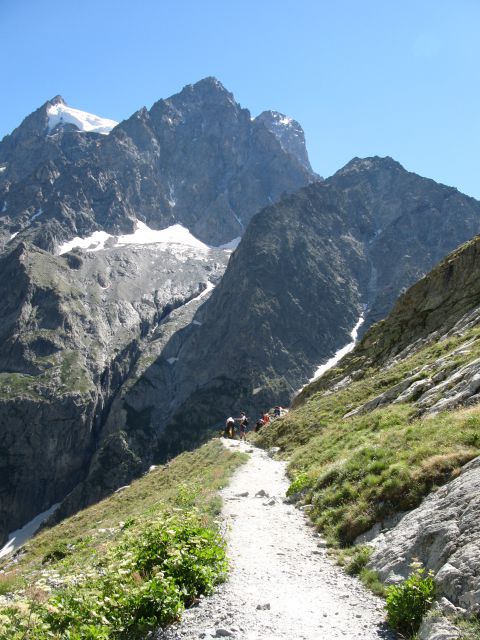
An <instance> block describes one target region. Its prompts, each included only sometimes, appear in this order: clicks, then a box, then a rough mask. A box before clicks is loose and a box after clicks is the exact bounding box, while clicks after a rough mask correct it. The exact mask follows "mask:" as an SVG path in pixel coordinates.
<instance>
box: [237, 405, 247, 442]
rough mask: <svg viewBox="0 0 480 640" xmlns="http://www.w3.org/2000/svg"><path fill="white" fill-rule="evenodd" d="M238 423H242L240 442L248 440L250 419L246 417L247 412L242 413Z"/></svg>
mask: <svg viewBox="0 0 480 640" xmlns="http://www.w3.org/2000/svg"><path fill="white" fill-rule="evenodd" d="M238 421H239V422H240V440H246V439H247V438H246V436H247V427H248V418H247V416H246V415H245V412H244V411H242V412H241V413H240V418H238Z"/></svg>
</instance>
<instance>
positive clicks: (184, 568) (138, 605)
mask: <svg viewBox="0 0 480 640" xmlns="http://www.w3.org/2000/svg"><path fill="white" fill-rule="evenodd" d="M245 459H246V456H245V454H240V453H232V452H229V451H227V450H225V449H224V447H223V446H222V445H221V443H220V442H218V441H211V442H209V443H207V444H206V445H204V446H203V447H201V448H200V449H198V450H196V451H194V452H190V453H184V454H182V455H180V456H178V457H177V458H175V459H174V460H173V461H172V462H170V463H169V464H167V465H164V466H161V467H158V468H157V469H155V470H153V471H151V472H150V473H148V474H147V475H146V476H144V477H142V478H140V479H139V480H136V481H135V482H133V483H132V484H131V486H130V487H129V488H127V489H124V490H122V491H121V492H120V493H117V494H114V495H113V496H111V497H109V498H107V499H106V500H103V501H101V502H99V503H98V504H95V505H93V506H91V507H89V508H88V509H85V510H84V511H82V512H80V513H78V514H77V515H75V516H73V517H71V518H68V519H67V520H65V521H63V522H62V523H60V524H59V525H57V526H55V527H53V528H51V529H47V530H45V531H43V532H41V533H40V534H38V535H37V536H36V537H35V538H33V539H32V540H30V541H29V542H28V543H27V544H26V545H25V547H24V551H23V554H22V555H21V556H20V558H19V560H18V562H17V563H16V564H15V565H14V568H13V567H9V565H8V559H7V560H4V562H3V567H5V571H6V572H5V573H4V574H0V575H1V578H0V594H1V593H2V592H3V593H6V592H8V593H11V594H13V596H11V597H12V598H13V600H11V601H10V602H9V603H6V604H4V605H3V606H0V639H1V640H3V639H5V640H6V639H7V638H8V639H9V640H17V638H18V640H20V638H21V639H22V640H23V639H27V638H29V639H30V638H32V639H33V638H35V639H38V640H43V639H44V638H45V639H46V638H58V639H60V638H71V640H73V639H75V638H78V640H80V638H82V639H83V638H85V639H88V638H91V639H92V640H94V639H101V640H103V639H104V638H135V637H137V635H138V634H139V635H140V637H144V636H145V634H146V633H147V631H148V630H149V629H152V628H153V627H154V626H155V625H158V624H165V623H167V622H170V621H172V620H173V619H175V618H176V617H177V616H178V615H179V614H180V613H181V611H182V609H183V608H184V607H185V606H188V605H189V604H190V603H191V602H192V601H193V600H194V599H195V597H196V596H198V595H199V594H201V593H209V592H211V590H212V589H213V588H214V586H215V584H216V583H218V582H219V581H221V580H222V579H223V578H224V577H225V570H226V561H225V550H224V545H223V542H222V540H221V539H220V538H219V536H218V534H217V526H216V518H217V516H218V514H219V512H220V508H221V501H220V499H219V497H218V495H217V492H218V489H220V488H221V487H223V486H225V484H226V483H227V482H228V478H229V477H230V475H231V473H233V471H234V470H235V469H236V468H237V467H238V466H239V465H240V464H242V463H243V462H244V460H245ZM0 568H1V565H0ZM25 585H28V586H25ZM67 629H68V630H69V633H70V634H71V635H68V634H67ZM49 634H50V635H49ZM96 634H97V635H96ZM142 634H143V635H142Z"/></svg>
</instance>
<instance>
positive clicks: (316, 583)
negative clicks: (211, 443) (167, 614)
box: [155, 440, 396, 640]
mask: <svg viewBox="0 0 480 640" xmlns="http://www.w3.org/2000/svg"><path fill="white" fill-rule="evenodd" d="M224 444H225V446H226V447H229V448H231V449H235V450H240V451H247V452H248V453H249V454H250V459H249V461H248V462H247V463H246V464H244V465H243V466H242V467H241V468H240V469H239V470H238V471H237V472H236V474H235V475H234V477H233V479H232V482H231V483H230V485H229V486H228V487H227V488H226V489H224V490H223V492H222V496H223V500H224V508H223V518H224V523H225V533H226V537H227V541H228V550H229V558H230V563H231V573H230V576H229V579H228V581H227V582H226V583H225V584H224V585H222V586H221V587H220V588H219V589H218V590H217V591H216V593H215V594H214V595H213V596H211V597H208V598H201V599H200V602H199V604H198V605H197V606H196V607H193V608H192V609H189V610H188V611H186V612H185V613H184V615H183V618H182V621H181V623H179V624H177V625H173V626H172V627H170V628H169V629H167V630H165V631H160V632H159V633H157V635H156V636H155V637H156V639H157V640H180V639H183V640H193V639H195V640H197V639H198V638H207V639H208V638H221V637H232V638H238V639H242V640H243V639H244V640H264V639H265V640H267V639H268V640H276V639H279V640H280V639H282V640H283V639H286V638H288V640H333V639H335V638H343V639H350V640H358V639H360V638H362V639H363V638H366V639H368V640H370V639H372V640H373V639H376V640H378V639H379V638H384V639H387V640H393V638H395V637H396V635H395V634H394V633H393V632H392V631H390V630H389V629H388V628H387V627H386V625H385V620H384V609H383V603H382V601H381V600H380V599H378V598H376V597H375V596H374V595H372V594H371V593H370V592H368V591H366V590H365V588H364V587H363V586H362V584H361V583H360V582H359V581H358V580H357V579H356V578H352V577H350V576H348V575H346V574H345V573H344V572H343V571H342V570H341V569H340V567H338V566H337V565H335V564H334V563H333V562H332V561H331V560H330V559H329V558H328V557H327V555H326V548H325V542H324V541H323V540H322V539H321V538H320V537H319V536H318V535H317V534H316V533H315V532H314V531H313V530H312V529H311V528H309V527H308V526H306V519H305V515H304V514H303V513H302V511H300V510H298V509H296V508H295V507H294V506H293V505H291V504H287V503H285V502H284V498H285V492H286V490H287V488H288V480H287V478H286V475H285V463H284V462H279V461H276V460H273V459H271V458H270V457H269V456H268V454H267V453H266V452H264V451H262V450H260V449H257V448H254V447H251V446H250V445H249V444H247V443H243V442H237V441H231V440H224Z"/></svg>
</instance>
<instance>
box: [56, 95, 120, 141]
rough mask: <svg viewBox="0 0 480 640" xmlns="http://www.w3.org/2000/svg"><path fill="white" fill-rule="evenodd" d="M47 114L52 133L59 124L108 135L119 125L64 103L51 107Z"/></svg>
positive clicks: (114, 121)
mask: <svg viewBox="0 0 480 640" xmlns="http://www.w3.org/2000/svg"><path fill="white" fill-rule="evenodd" d="M47 114H48V128H49V129H50V131H51V130H52V129H55V127H56V126H57V125H59V124H73V125H75V126H76V127H77V129H79V130H80V131H87V132H89V131H94V132H95V133H101V134H103V135H108V134H109V133H110V131H111V130H112V129H113V128H114V127H116V126H117V124H118V122H117V121H116V120H110V119H109V118H100V117H99V116H96V115H95V114H93V113H88V111H81V110H80V109H73V108H72V107H69V106H67V105H66V104H64V103H63V102H57V103H56V104H52V105H50V106H49V107H48V109H47Z"/></svg>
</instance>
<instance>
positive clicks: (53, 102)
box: [44, 95, 67, 108]
mask: <svg viewBox="0 0 480 640" xmlns="http://www.w3.org/2000/svg"><path fill="white" fill-rule="evenodd" d="M57 104H64V105H66V104H67V103H66V102H65V100H64V99H63V97H62V96H61V95H57V96H55V97H54V98H52V99H51V100H47V102H46V103H45V105H44V106H45V107H47V108H48V107H50V106H54V105H57Z"/></svg>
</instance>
